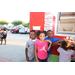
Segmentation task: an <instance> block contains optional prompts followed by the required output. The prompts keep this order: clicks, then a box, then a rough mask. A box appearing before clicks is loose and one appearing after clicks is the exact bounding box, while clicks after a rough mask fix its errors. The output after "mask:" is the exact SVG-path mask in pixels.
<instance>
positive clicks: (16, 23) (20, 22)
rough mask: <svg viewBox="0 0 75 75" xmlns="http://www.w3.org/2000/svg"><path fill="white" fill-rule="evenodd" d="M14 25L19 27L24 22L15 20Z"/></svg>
mask: <svg viewBox="0 0 75 75" xmlns="http://www.w3.org/2000/svg"><path fill="white" fill-rule="evenodd" d="M12 24H13V25H14V26H17V25H20V24H22V21H20V20H15V21H13V22H12Z"/></svg>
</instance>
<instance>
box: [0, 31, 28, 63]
mask: <svg viewBox="0 0 75 75" xmlns="http://www.w3.org/2000/svg"><path fill="white" fill-rule="evenodd" d="M28 39H29V34H12V33H10V32H8V35H7V44H6V45H4V44H2V45H0V58H2V59H5V60H8V61H11V62H25V61H26V58H25V45H26V42H27V40H28Z"/></svg>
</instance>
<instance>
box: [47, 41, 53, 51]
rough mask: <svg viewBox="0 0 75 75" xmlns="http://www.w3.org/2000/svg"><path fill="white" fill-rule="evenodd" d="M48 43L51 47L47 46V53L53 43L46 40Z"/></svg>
mask: <svg viewBox="0 0 75 75" xmlns="http://www.w3.org/2000/svg"><path fill="white" fill-rule="evenodd" d="M46 41H47V42H49V43H50V45H49V46H47V51H49V50H50V48H51V45H52V42H51V41H50V40H46Z"/></svg>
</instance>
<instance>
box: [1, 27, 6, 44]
mask: <svg viewBox="0 0 75 75" xmlns="http://www.w3.org/2000/svg"><path fill="white" fill-rule="evenodd" d="M2 35H3V37H1V44H2V43H3V39H4V41H5V44H6V37H7V31H6V29H5V28H4V29H3V34H2ZM5 44H4V45H5Z"/></svg>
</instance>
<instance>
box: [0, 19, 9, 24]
mask: <svg viewBox="0 0 75 75" xmlns="http://www.w3.org/2000/svg"><path fill="white" fill-rule="evenodd" d="M4 24H8V22H7V21H5V20H0V25H4Z"/></svg>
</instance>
